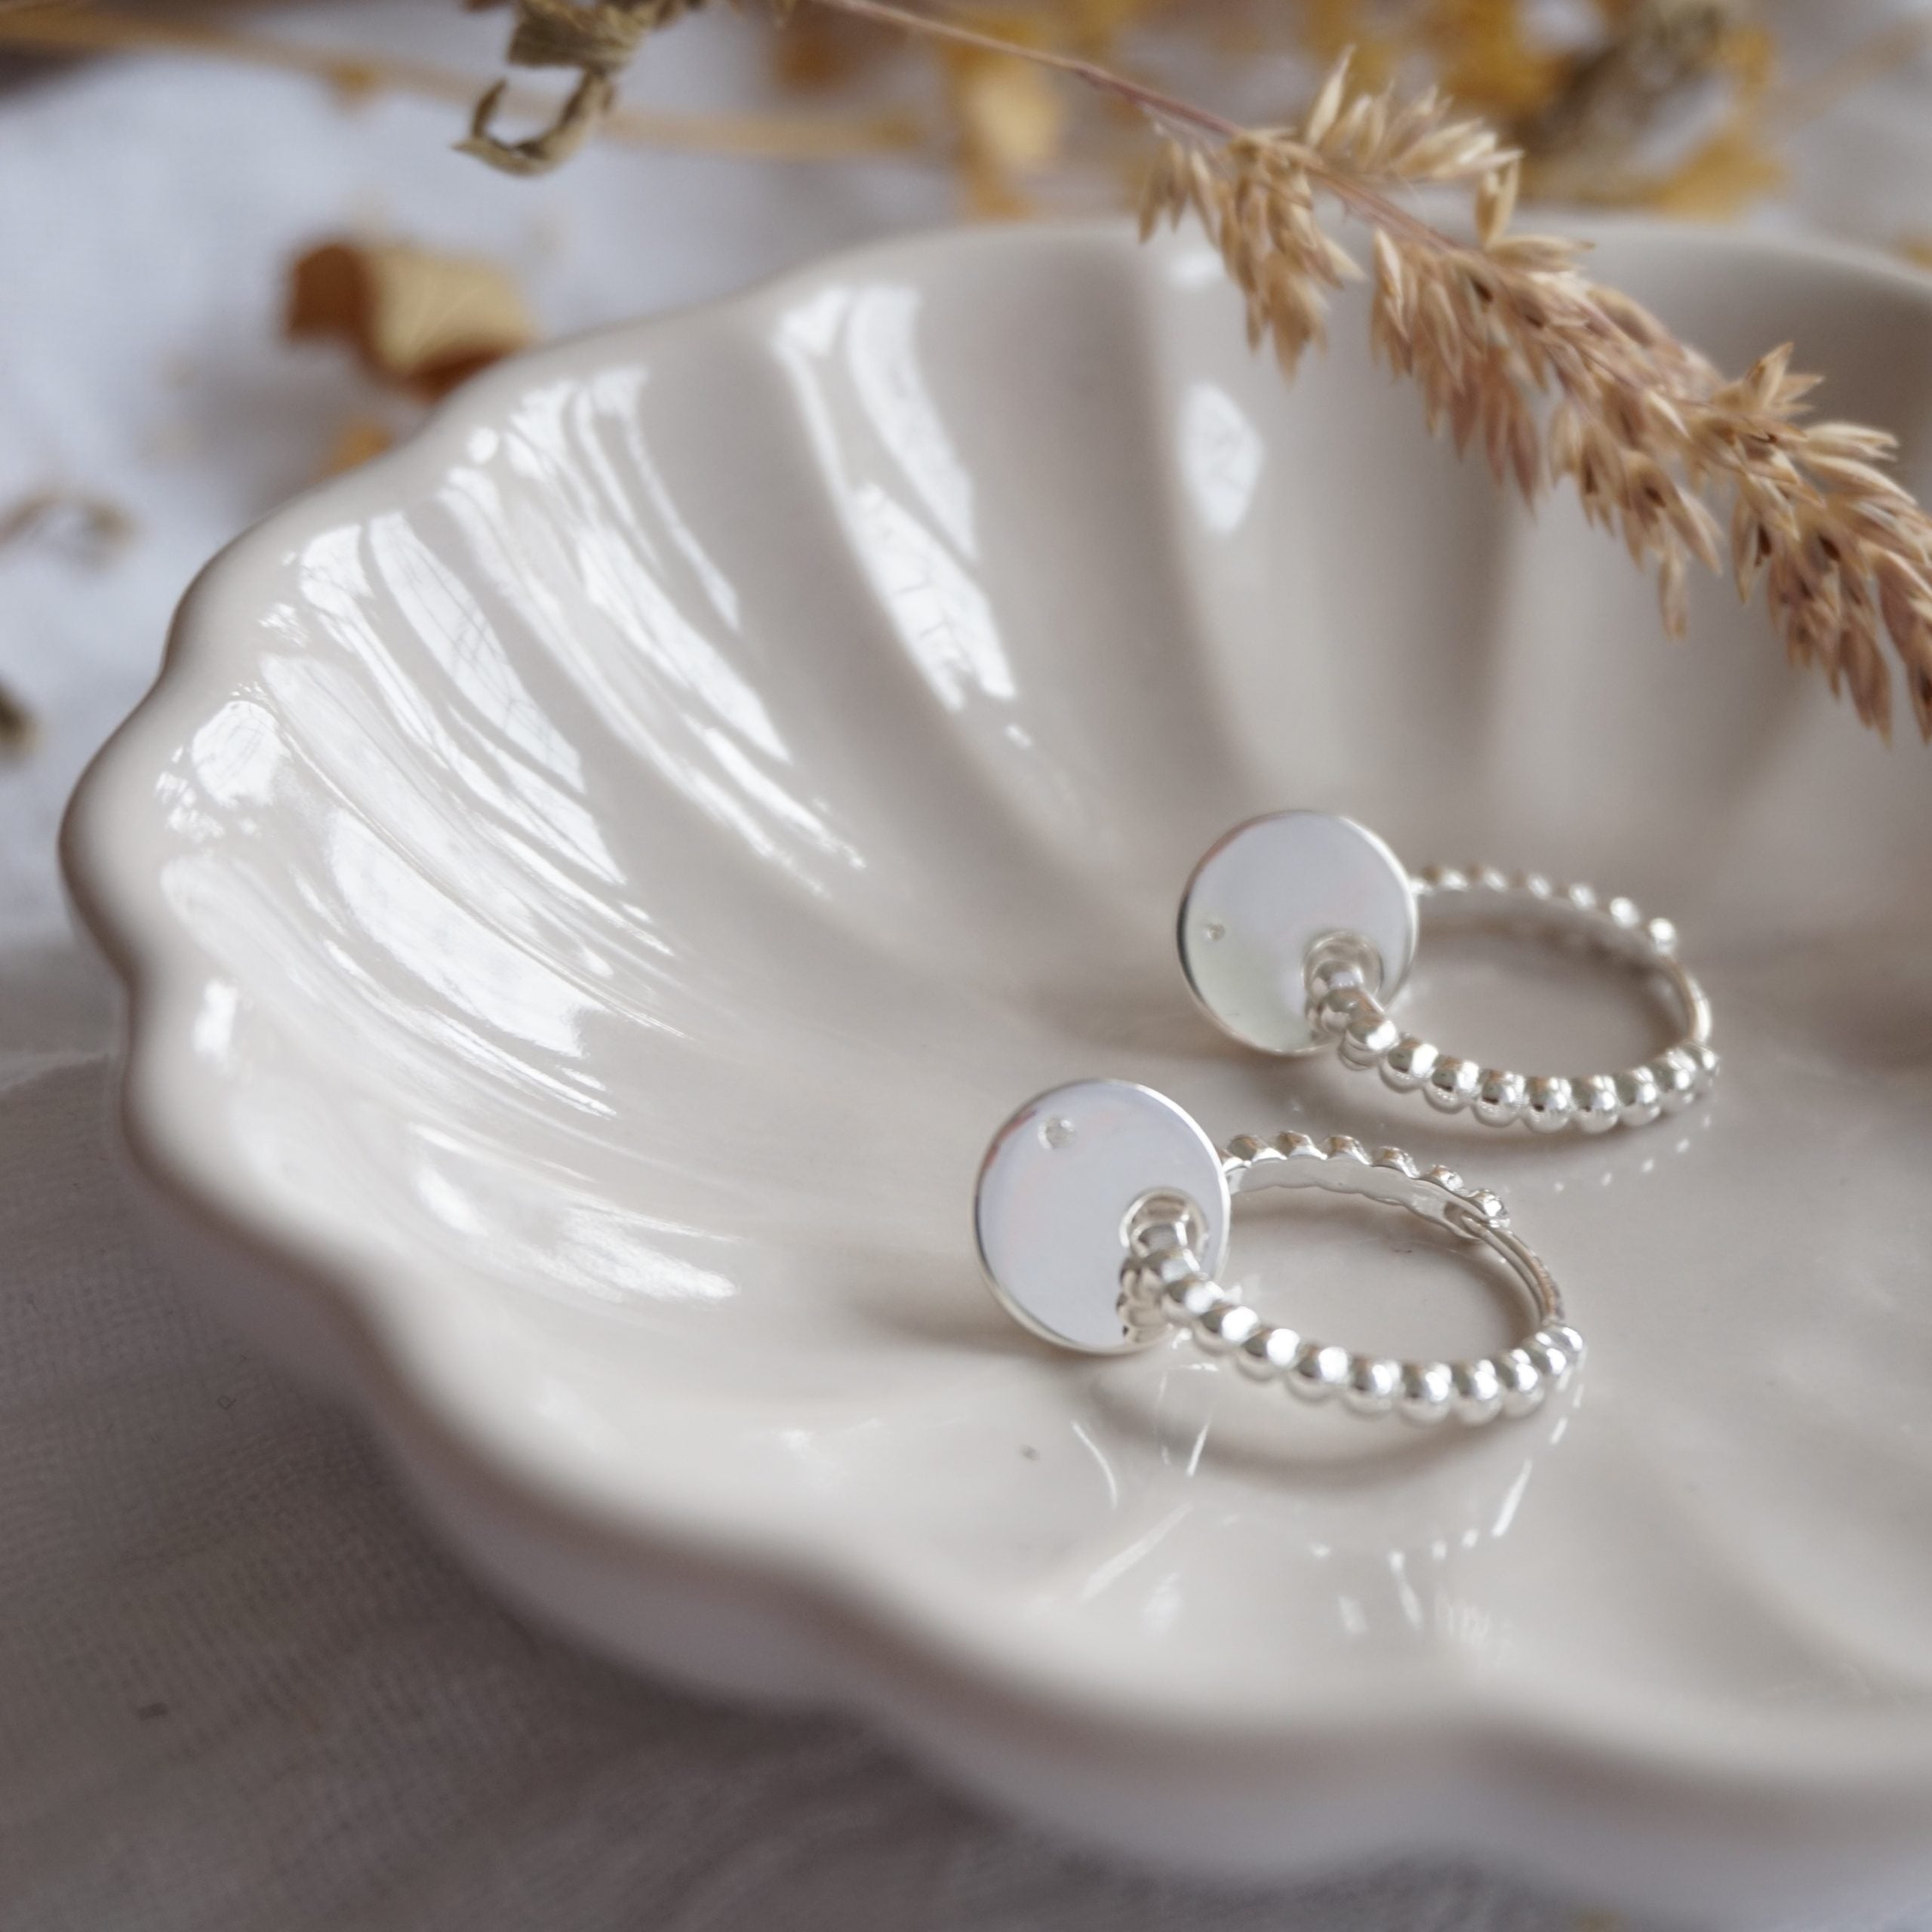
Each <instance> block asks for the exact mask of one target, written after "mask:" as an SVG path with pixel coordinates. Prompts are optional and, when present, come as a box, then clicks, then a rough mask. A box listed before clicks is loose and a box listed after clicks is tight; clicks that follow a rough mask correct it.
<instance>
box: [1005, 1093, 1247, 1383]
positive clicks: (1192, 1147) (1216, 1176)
mask: <svg viewBox="0 0 1932 1932" xmlns="http://www.w3.org/2000/svg"><path fill="white" fill-rule="evenodd" d="M1156 1192H1162V1193H1166V1192H1172V1193H1179V1194H1184V1195H1186V1196H1187V1198H1189V1200H1190V1201H1192V1202H1193V1203H1194V1204H1195V1207H1198V1209H1199V1210H1200V1211H1201V1222H1202V1226H1203V1228H1204V1234H1203V1237H1202V1240H1201V1246H1200V1248H1199V1249H1198V1259H1199V1260H1200V1262H1201V1266H1203V1267H1204V1268H1205V1269H1207V1272H1209V1273H1210V1274H1211V1275H1216V1274H1219V1273H1220V1268H1221V1263H1222V1261H1223V1258H1224V1257H1226V1253H1227V1245H1228V1184H1227V1182H1226V1179H1225V1178H1224V1177H1223V1174H1222V1172H1221V1157H1220V1155H1219V1154H1218V1153H1217V1152H1215V1149H1214V1143H1213V1142H1212V1141H1211V1140H1209V1139H1208V1138H1207V1135H1206V1134H1203V1133H1202V1132H1201V1129H1200V1128H1198V1126H1197V1125H1196V1124H1195V1122H1194V1121H1193V1120H1192V1118H1190V1117H1189V1115H1187V1114H1186V1113H1184V1112H1183V1111H1182V1110H1181V1109H1180V1108H1179V1107H1177V1106H1175V1105H1174V1102H1173V1101H1171V1100H1169V1099H1168V1098H1167V1097H1166V1096H1165V1095H1164V1094H1157V1093H1155V1091H1153V1089H1152V1088H1151V1087H1138V1086H1136V1085H1135V1084H1134V1083H1133V1082H1132V1081H1128V1080H1078V1081H1074V1082H1073V1084H1072V1085H1070V1086H1066V1087H1056V1088H1054V1089H1053V1091H1051V1093H1046V1094H1041V1095H1040V1096H1039V1097H1038V1098H1037V1099H1035V1100H1029V1101H1028V1102H1027V1103H1026V1106H1023V1107H1022V1108H1021V1109H1020V1111H1019V1112H1017V1114H1015V1115H1014V1116H1013V1118H1011V1120H1009V1121H1008V1122H1007V1123H1006V1124H1005V1125H1004V1127H1003V1128H1001V1129H1000V1131H998V1133H997V1134H995V1135H994V1136H993V1138H992V1145H991V1146H989V1147H988V1148H987V1149H986V1158H985V1160H984V1161H982V1162H981V1163H980V1183H979V1186H978V1189H977V1192H975V1194H974V1201H973V1217H974V1228H975V1231H976V1232H977V1235H978V1236H979V1242H980V1264H981V1266H983V1267H984V1269H986V1280H987V1281H988V1283H989V1284H990V1285H991V1287H992V1291H993V1293H994V1294H995V1295H996V1296H998V1298H999V1300H1000V1302H1001V1304H1002V1305H1003V1306H1004V1308H1005V1309H1006V1311H1007V1312H1008V1314H1009V1315H1011V1316H1012V1317H1013V1318H1014V1320H1015V1321H1017V1322H1019V1323H1020V1325H1021V1326H1022V1327H1026V1328H1030V1329H1031V1330H1032V1331H1033V1333H1034V1334H1036V1335H1039V1336H1042V1337H1044V1338H1045V1339H1046V1340H1048V1341H1049V1342H1057V1343H1059V1344H1060V1346H1061V1347H1062V1348H1066V1349H1084V1350H1086V1351H1087V1352H1089V1353H1091V1354H1094V1355H1110V1354H1112V1353H1114V1352H1116V1351H1118V1350H1121V1349H1128V1348H1131V1347H1134V1346H1136V1344H1135V1343H1134V1342H1132V1341H1131V1340H1130V1338H1129V1337H1128V1331H1127V1327H1126V1324H1124V1322H1123V1321H1121V1317H1120V1271H1121V1263H1122V1262H1124V1260H1126V1259H1127V1223H1128V1219H1129V1217H1131V1215H1132V1214H1133V1212H1134V1209H1135V1207H1137V1206H1138V1205H1139V1204H1140V1201H1141V1200H1142V1198H1143V1197H1144V1196H1146V1195H1149V1194H1152V1193H1156Z"/></svg>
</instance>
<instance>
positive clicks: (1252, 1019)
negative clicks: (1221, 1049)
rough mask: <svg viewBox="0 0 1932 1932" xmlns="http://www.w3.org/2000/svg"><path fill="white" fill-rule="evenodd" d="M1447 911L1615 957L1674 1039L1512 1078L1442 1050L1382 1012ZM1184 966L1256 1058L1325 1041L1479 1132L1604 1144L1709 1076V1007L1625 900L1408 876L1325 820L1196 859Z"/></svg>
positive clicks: (1658, 932)
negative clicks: (1466, 1116) (1614, 1061)
mask: <svg viewBox="0 0 1932 1932" xmlns="http://www.w3.org/2000/svg"><path fill="white" fill-rule="evenodd" d="M1452 908H1454V909H1466V910H1469V911H1472V912H1481V913H1487V914H1489V915H1494V916H1498V917H1501V918H1506V919H1521V918H1530V919H1532V920H1534V921H1536V922H1537V923H1538V924H1543V925H1546V926H1549V927H1550V928H1552V929H1553V930H1555V931H1558V932H1561V933H1566V934H1573V935H1575V936H1577V937H1581V938H1582V939H1583V940H1585V941H1586V943H1589V944H1590V945H1592V946H1595V948H1597V949H1598V950H1600V951H1602V952H1607V953H1609V954H1611V955H1613V956H1614V957H1617V958H1622V959H1624V960H1626V961H1629V963H1630V964H1632V965H1633V966H1635V967H1636V968H1638V970H1639V971H1641V972H1642V973H1643V974H1644V976H1645V977H1646V978H1647V979H1648V980H1651V981H1652V982H1654V983H1656V984H1657V985H1658V986H1660V987H1661V988H1662V989H1663V992H1665V994H1666V995H1667V996H1668V1000H1669V1004H1670V1005H1671V1007H1672V1008H1673V1010H1674V1011H1673V1017H1674V1019H1675V1021H1676V1022H1677V1024H1678V1028H1679V1033H1678V1038H1677V1039H1676V1041H1675V1042H1674V1043H1673V1044H1672V1045H1670V1046H1669V1047H1668V1048H1666V1049H1665V1050H1664V1051H1663V1052H1662V1053H1660V1054H1657V1056H1656V1057H1654V1058H1653V1059H1651V1060H1647V1061H1645V1062H1644V1063H1642V1064H1641V1066H1634V1067H1629V1068H1626V1069H1623V1070H1622V1071H1620V1072H1614V1073H1587V1074H1574V1075H1565V1074H1541V1073H1519V1072H1515V1071H1514V1070H1513V1069H1509V1068H1507V1067H1497V1066H1485V1065H1484V1063H1482V1062H1481V1061H1480V1060H1470V1059H1465V1058H1463V1057H1460V1056H1459V1055H1457V1054H1451V1053H1448V1052H1446V1051H1444V1049H1443V1048H1440V1047H1438V1046H1437V1045H1436V1044H1435V1043H1434V1042H1432V1041H1429V1040H1426V1039H1424V1038H1421V1037H1420V1036H1419V1035H1416V1034H1414V1033H1411V1032H1407V1031H1405V1030H1404V1029H1403V1028H1402V1027H1401V1026H1398V1024H1397V1023H1396V1022H1395V1020H1394V1018H1393V1017H1392V1015H1391V1014H1390V1011H1389V1008H1390V1007H1391V1005H1392V1004H1393V1002H1394V1001H1395V997H1396V995H1398V993H1399V992H1400V991H1401V986H1402V984H1403V982H1404V980H1405V979H1406V978H1407V975H1408V971H1409V968H1410V965H1411V963H1412V961H1413V960H1414V956H1415V950H1416V944H1417V937H1418V935H1419V931H1420V915H1421V913H1422V912H1423V910H1425V909H1428V910H1430V911H1435V910H1447V909H1452ZM1178 937H1179V941H1180V955H1181V964H1182V968H1183V971H1184V972H1185V973H1186V977H1187V983H1188V986H1189V989H1191V990H1192V992H1193V994H1194V996H1195V1000H1196V1001H1198V1004H1200V1005H1201V1008H1202V1009H1203V1011H1205V1012H1206V1013H1207V1016H1208V1017H1209V1018H1211V1020H1214V1023H1216V1025H1217V1026H1220V1028H1221V1029H1223V1032H1227V1033H1229V1034H1230V1035H1232V1036H1233V1037H1234V1038H1236V1039H1238V1040H1241V1041H1244V1043H1245V1044H1247V1045H1250V1046H1253V1047H1257V1048H1260V1049H1261V1050H1262V1051H1264V1052H1268V1053H1273V1054H1282V1055H1297V1054H1306V1053H1309V1052H1313V1051H1318V1050H1320V1049H1321V1048H1324V1047H1325V1046H1327V1045H1329V1044H1331V1043H1332V1044H1334V1046H1335V1047H1336V1048H1337V1050H1338V1053H1339V1057H1340V1060H1341V1061H1342V1063H1343V1065H1344V1066H1347V1067H1349V1068H1351V1069H1353V1070H1355V1071H1356V1072H1374V1073H1378V1074H1380V1076H1381V1078H1382V1080H1383V1084H1385V1085H1386V1086H1387V1087H1388V1088H1390V1089H1391V1090H1392V1091H1394V1092H1396V1093H1398V1094H1407V1093H1420V1094H1421V1095H1422V1096H1423V1098H1424V1099H1425V1100H1427V1101H1428V1102H1429V1104H1430V1105H1431V1106H1433V1107H1434V1108H1435V1109H1436V1110H1437V1111H1438V1112H1441V1113H1445V1114H1453V1113H1460V1112H1465V1111H1466V1112H1469V1113H1471V1114H1473V1115H1475V1118H1477V1119H1478V1121H1481V1122H1482V1123H1483V1124H1484V1125H1485V1126H1488V1127H1498V1128H1500V1127H1509V1126H1511V1125H1513V1124H1516V1123H1518V1122H1521V1124H1524V1126H1527V1128H1530V1129H1531V1131H1534V1132H1537V1133H1542V1134H1553V1133H1558V1132H1561V1131H1562V1130H1564V1128H1576V1129H1577V1130H1578V1131H1580V1132H1582V1133H1585V1134H1601V1133H1605V1132H1607V1131H1608V1130H1609V1129H1611V1128H1614V1127H1620V1126H1622V1127H1644V1126H1647V1125H1648V1124H1650V1123H1651V1121H1655V1120H1657V1119H1658V1118H1660V1116H1663V1115H1669V1114H1676V1113H1681V1112H1682V1111H1683V1110H1684V1109H1685V1108H1686V1107H1687V1106H1690V1105H1692V1104H1693V1103H1694V1102H1695V1101H1697V1100H1700V1099H1701V1098H1702V1097H1703V1096H1704V1095H1705V1094H1707V1093H1709V1091H1710V1089H1711V1088H1712V1085H1713V1084H1715V1081H1716V1079H1717V1077H1718V1065H1719V1062H1718V1055H1717V1054H1716V1052H1715V1050H1714V1049H1713V1048H1712V1045H1711V1030H1712V1016H1711V1003H1710V1001H1709V998H1708V997H1707V995H1706V994H1705V992H1704V990H1703V988H1702V987H1701V986H1700V985H1699V984H1698V983H1697V980H1696V979H1695V978H1694V977H1693V976H1692V974H1691V973H1690V970H1689V969H1688V968H1687V967H1686V966H1685V965H1684V963H1683V961H1681V959H1680V958H1678V952H1677V947H1678V935H1677V929H1676V928H1675V926H1673V925H1672V924H1671V922H1670V921H1669V920H1668V919H1659V918H1645V917H1644V915H1643V914H1642V913H1641V912H1639V911H1638V909H1637V907H1636V906H1635V905H1634V904H1633V903H1632V902H1631V901H1630V900H1628V899H1625V898H1621V897H1613V898H1604V897H1600V896H1599V895H1598V894H1597V893H1596V892H1595V891H1594V890H1593V889H1592V888H1590V887H1589V886H1586V885H1569V886H1557V885H1553V884H1551V882H1550V881H1549V880H1548V879H1546V878H1543V877H1541V876H1540V875H1538V874H1536V873H1533V872H1512V873H1504V872H1499V871H1497V869H1495V868H1494V867H1493V866H1478V867H1475V868H1473V869H1469V870H1467V871H1464V870H1460V869H1457V868H1454V867H1451V866H1430V867H1429V868H1427V869H1426V870H1425V871H1423V872H1422V873H1420V875H1417V876H1416V877H1415V878H1411V877H1410V875H1409V874H1408V872H1407V871H1406V870H1405V869H1404V867H1403V866H1402V865H1401V862H1400V861H1399V860H1398V859H1397V858H1396V857H1395V854H1394V853H1393V852H1392V851H1390V850H1389V847H1388V846H1387V845H1386V844H1384V843H1383V841H1382V840H1381V839H1380V838H1377V836H1376V835H1375V834H1374V832H1370V831H1369V830H1367V828H1366V827H1364V826H1359V825H1358V824H1356V823H1355V821H1354V820H1352V819H1346V818H1343V817H1339V816H1337V815H1335V814H1330V813H1325V812H1305V811H1294V812H1277V813H1275V814H1271V815H1269V817H1264V818H1258V819H1251V820H1249V821H1248V822H1247V823H1245V824H1244V825H1240V826H1236V827H1235V829H1234V830H1233V831H1232V832H1229V833H1228V835H1226V837H1225V838H1222V839H1221V840H1220V841H1219V842H1218V843H1217V844H1215V845H1214V847H1213V848H1211V849H1210V851H1208V852H1207V855H1206V856H1205V857H1204V858H1203V859H1202V860H1201V863H1200V864H1199V865H1198V866H1196V867H1195V870H1194V873H1193V875H1192V878H1189V881H1188V884H1187V889H1186V893H1185V894H1183V897H1182V900H1181V907H1180V921H1179V931H1178Z"/></svg>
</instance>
